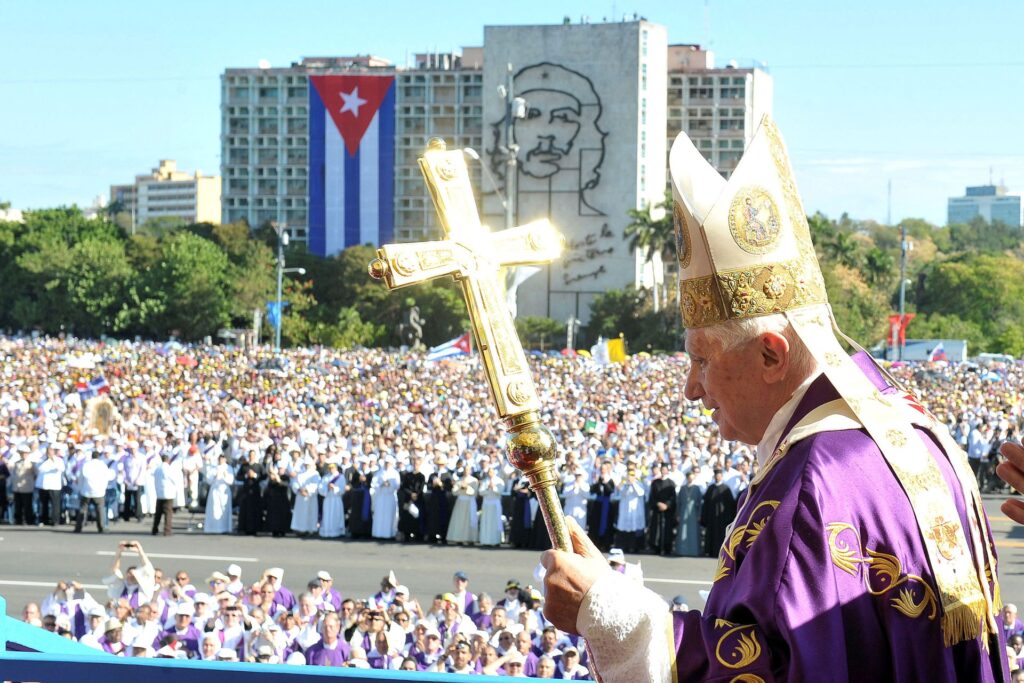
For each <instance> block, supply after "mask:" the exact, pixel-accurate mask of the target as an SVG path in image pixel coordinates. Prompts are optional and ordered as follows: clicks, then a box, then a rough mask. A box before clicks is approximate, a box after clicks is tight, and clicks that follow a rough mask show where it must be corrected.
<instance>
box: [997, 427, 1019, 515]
mask: <svg viewBox="0 0 1024 683" xmlns="http://www.w3.org/2000/svg"><path fill="white" fill-rule="evenodd" d="M999 454H1000V455H1002V456H1003V457H1004V458H1006V462H1001V463H999V465H997V466H996V474H998V475H999V478H1000V479H1002V480H1003V481H1005V482H1006V483H1007V484H1009V485H1010V486H1012V487H1013V488H1014V489H1015V490H1016V491H1017V492H1018V493H1024V446H1021V444H1020V443H1015V442H1013V441H1007V442H1006V443H1004V444H1003V445H1002V446H1000V447H999ZM1000 509H1001V510H1002V511H1003V514H1004V515H1006V516H1007V517H1009V518H1010V519H1012V520H1013V521H1015V522H1017V523H1018V524H1024V501H1022V500H1018V499H1016V498H1007V499H1006V500H1005V501H1004V502H1003V505H1002V507H1001V508H1000Z"/></svg>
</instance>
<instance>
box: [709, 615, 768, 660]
mask: <svg viewBox="0 0 1024 683" xmlns="http://www.w3.org/2000/svg"><path fill="white" fill-rule="evenodd" d="M723 650H724V654H723ZM760 656H761V644H760V643H759V642H758V641H757V637H756V636H754V625H753V624H743V625H740V626H733V627H732V628H730V629H729V630H728V631H726V632H725V633H724V634H723V635H722V637H721V638H719V639H718V644H717V645H716V646H715V658H716V659H717V660H718V663H719V664H721V665H722V666H724V667H727V668H729V669H742V668H743V667H745V666H750V665H751V664H752V663H753V662H754V661H755V660H757V658H758V657H760Z"/></svg>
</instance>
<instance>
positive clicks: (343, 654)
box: [306, 640, 350, 666]
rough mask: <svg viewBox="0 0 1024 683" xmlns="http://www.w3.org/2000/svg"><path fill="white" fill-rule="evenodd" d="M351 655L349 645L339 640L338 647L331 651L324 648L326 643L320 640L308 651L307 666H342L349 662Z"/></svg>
mask: <svg viewBox="0 0 1024 683" xmlns="http://www.w3.org/2000/svg"><path fill="white" fill-rule="evenodd" d="M349 655H350V648H349V646H348V643H346V642H344V641H342V640H338V642H337V644H336V646H335V647H334V648H333V649H331V648H327V647H324V641H322V640H319V641H317V642H316V643H314V644H313V645H310V646H309V649H308V650H306V664H308V665H309V666H341V665H342V664H344V663H345V662H347V661H348V658H349Z"/></svg>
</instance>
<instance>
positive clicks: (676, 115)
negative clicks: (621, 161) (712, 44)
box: [667, 45, 773, 177]
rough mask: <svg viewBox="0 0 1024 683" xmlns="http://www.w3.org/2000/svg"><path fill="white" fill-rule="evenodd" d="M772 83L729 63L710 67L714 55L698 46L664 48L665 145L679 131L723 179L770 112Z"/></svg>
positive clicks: (761, 73) (764, 76)
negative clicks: (666, 80) (666, 128)
mask: <svg viewBox="0 0 1024 683" xmlns="http://www.w3.org/2000/svg"><path fill="white" fill-rule="evenodd" d="M772 96H773V81H772V77H771V75H770V74H768V73H767V72H766V71H764V70H763V69H760V68H740V67H739V66H737V65H736V64H735V63H733V62H730V63H729V64H728V65H726V66H725V67H723V68H716V67H715V57H714V53H712V52H710V51H708V50H704V49H701V47H700V46H699V45H669V47H668V112H667V113H668V143H669V146H671V144H672V141H673V140H674V139H675V137H676V135H678V134H679V133H680V132H685V133H686V134H687V135H689V136H690V139H691V140H693V143H694V145H696V147H697V149H698V150H700V152H701V154H703V155H704V158H706V159H707V160H708V162H709V163H710V164H711V165H712V166H714V167H715V168H716V169H718V171H719V172H720V173H721V174H722V175H724V176H726V177H728V176H729V174H731V173H732V171H733V169H735V168H736V164H737V163H738V162H739V160H740V157H742V156H743V150H744V149H745V148H746V146H747V143H749V142H750V139H751V138H752V137H753V136H754V131H755V130H757V126H758V124H759V123H760V122H761V117H762V116H764V115H765V114H770V113H771V111H772Z"/></svg>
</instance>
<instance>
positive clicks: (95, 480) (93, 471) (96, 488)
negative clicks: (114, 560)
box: [75, 451, 110, 534]
mask: <svg viewBox="0 0 1024 683" xmlns="http://www.w3.org/2000/svg"><path fill="white" fill-rule="evenodd" d="M109 482H110V469H109V468H108V467H107V466H106V465H105V464H104V463H103V460H102V453H100V452H99V451H93V454H92V457H91V458H89V460H87V461H86V462H85V464H84V465H82V471H81V472H80V473H79V474H78V497H79V499H80V500H81V507H80V508H79V510H78V519H77V520H76V521H75V533H76V534H79V533H81V532H82V525H83V524H84V523H85V519H86V517H87V516H88V514H89V504H90V503H92V505H93V506H94V507H95V508H96V530H97V531H98V532H99V533H101V534H102V533H103V531H104V529H103V524H104V522H106V521H107V508H106V505H104V502H103V501H104V498H105V497H106V495H107V484H108V483H109Z"/></svg>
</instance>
